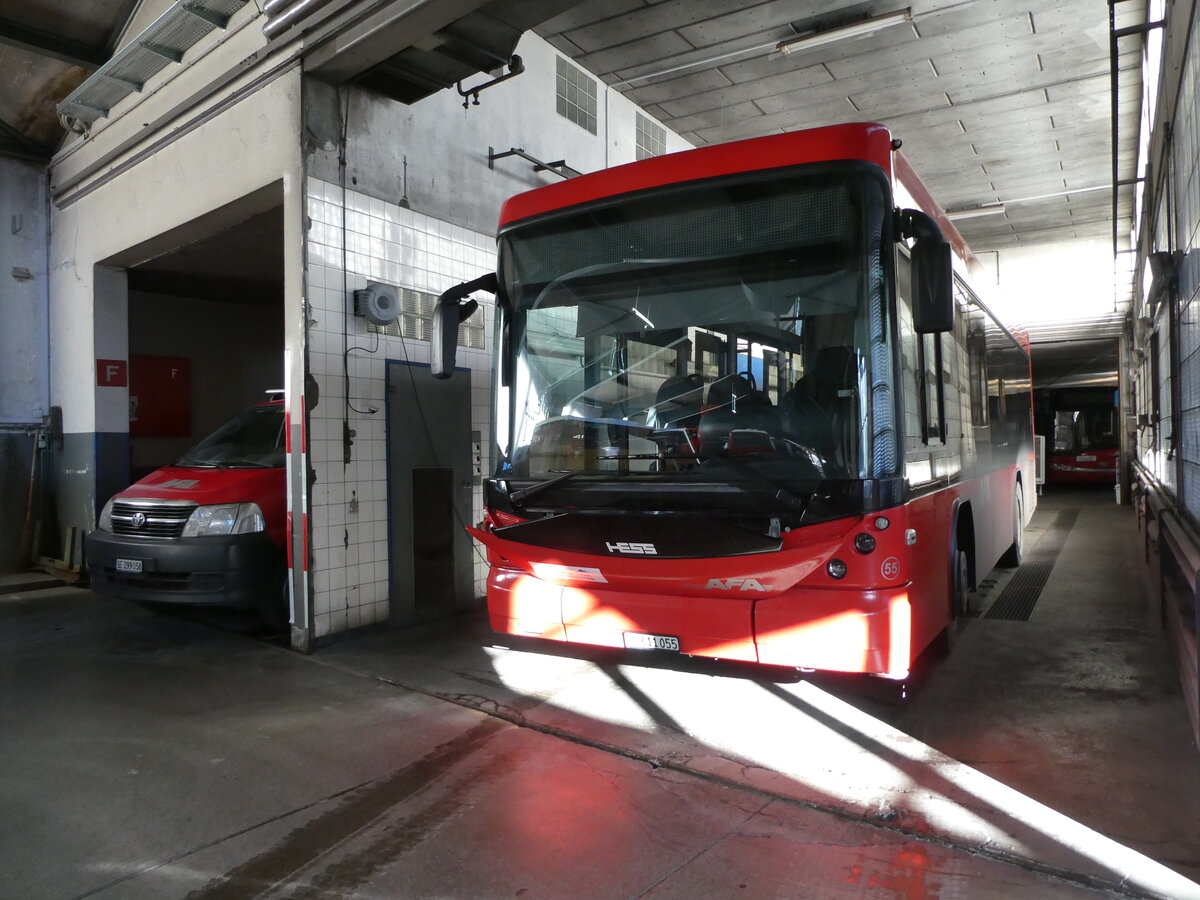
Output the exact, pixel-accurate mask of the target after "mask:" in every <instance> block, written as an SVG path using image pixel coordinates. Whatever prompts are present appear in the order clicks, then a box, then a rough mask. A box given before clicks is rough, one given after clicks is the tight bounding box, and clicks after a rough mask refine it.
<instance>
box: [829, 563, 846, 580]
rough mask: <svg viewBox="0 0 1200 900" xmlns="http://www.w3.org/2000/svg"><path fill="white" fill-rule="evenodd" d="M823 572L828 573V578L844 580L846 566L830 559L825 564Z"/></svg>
mask: <svg viewBox="0 0 1200 900" xmlns="http://www.w3.org/2000/svg"><path fill="white" fill-rule="evenodd" d="M825 571H826V572H828V573H829V577H830V578H845V577H846V564H845V563H844V562H842V561H841V560H840V559H831V560H830V561H829V562H828V563H826V565H825Z"/></svg>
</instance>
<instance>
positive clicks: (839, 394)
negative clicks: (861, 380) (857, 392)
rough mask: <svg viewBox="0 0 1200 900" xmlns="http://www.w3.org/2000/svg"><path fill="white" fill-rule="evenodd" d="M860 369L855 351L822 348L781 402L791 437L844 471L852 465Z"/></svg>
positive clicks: (848, 348) (850, 348) (839, 348)
mask: <svg viewBox="0 0 1200 900" xmlns="http://www.w3.org/2000/svg"><path fill="white" fill-rule="evenodd" d="M857 368H858V366H857V358H856V356H855V353H854V349H853V348H852V347H822V348H821V349H819V350H818V351H817V352H816V354H815V355H814V358H813V360H812V364H811V365H809V366H808V367H806V369H805V373H804V377H803V378H801V379H800V380H799V381H797V382H796V384H795V385H794V386H793V387H792V389H791V390H790V391H788V392H787V394H785V395H784V397H783V399H782V401H780V407H781V410H782V412H783V416H784V423H785V426H786V429H787V434H788V437H789V438H791V439H792V440H794V441H796V442H797V443H798V444H801V445H802V446H805V447H808V448H810V449H812V450H815V451H816V452H817V453H819V454H820V455H821V456H822V457H823V458H824V459H825V460H826V461H827V462H830V463H833V464H834V465H835V466H837V467H838V468H840V469H843V470H846V469H849V468H851V464H852V463H853V458H852V453H851V449H850V448H851V440H852V436H853V423H854V422H855V420H856V419H857V413H856V410H855V402H854V386H855V383H856V374H857Z"/></svg>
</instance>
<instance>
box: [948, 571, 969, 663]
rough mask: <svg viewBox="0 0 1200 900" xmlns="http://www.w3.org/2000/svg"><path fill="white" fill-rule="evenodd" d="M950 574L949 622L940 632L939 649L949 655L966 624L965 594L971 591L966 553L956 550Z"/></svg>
mask: <svg viewBox="0 0 1200 900" xmlns="http://www.w3.org/2000/svg"><path fill="white" fill-rule="evenodd" d="M951 562H952V564H953V568H952V569H951V572H950V622H949V624H947V625H946V627H945V629H943V631H942V640H941V649H942V652H943V653H949V652H950V651H951V650H953V649H954V645H955V644H956V643H958V634H959V632H960V631H962V629H963V626H964V625H966V624H967V612H968V610H967V594H968V593H969V592H970V589H971V583H970V580H971V575H970V569H969V565H970V564H969V562H968V561H967V551H965V550H956V551H955V554H954V558H953V559H952V560H951Z"/></svg>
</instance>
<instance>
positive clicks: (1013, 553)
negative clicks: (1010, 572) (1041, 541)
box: [999, 483, 1025, 569]
mask: <svg viewBox="0 0 1200 900" xmlns="http://www.w3.org/2000/svg"><path fill="white" fill-rule="evenodd" d="M1024 543H1025V501H1024V500H1023V499H1022V497H1021V485H1020V484H1019V483H1018V484H1017V487H1016V490H1014V491H1013V541H1012V544H1011V545H1010V546H1009V548H1008V549H1007V550H1005V551H1004V555H1003V556H1001V557H1000V563H999V564H1000V565H1001V566H1004V568H1006V569H1015V568H1016V567H1017V566H1019V565H1021V559H1022V557H1023V556H1024V548H1023V546H1022V545H1023V544H1024Z"/></svg>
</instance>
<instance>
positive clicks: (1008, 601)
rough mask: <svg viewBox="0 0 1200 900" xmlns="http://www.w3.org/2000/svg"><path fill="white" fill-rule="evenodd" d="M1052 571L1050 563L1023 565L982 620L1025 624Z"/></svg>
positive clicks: (1052, 567) (1052, 565)
mask: <svg viewBox="0 0 1200 900" xmlns="http://www.w3.org/2000/svg"><path fill="white" fill-rule="evenodd" d="M1053 569H1054V563H1052V562H1030V563H1025V564H1024V565H1023V566H1021V568H1019V569H1017V572H1016V574H1015V575H1013V577H1012V580H1011V581H1009V582H1008V584H1006V585H1005V586H1004V590H1003V591H1001V592H1000V596H999V597H997V598H996V602H995V603H993V604H992V606H991V608H990V609H989V610H988V611H987V613H986V614H985V615H984V618H985V619H1008V620H1010V621H1013V622H1027V621H1028V620H1029V617H1030V616H1031V615H1032V614H1033V607H1034V605H1035V604H1036V603H1037V602H1038V597H1040V596H1041V595H1042V588H1044V587H1045V586H1046V582H1047V581H1049V580H1050V572H1051V571H1052V570H1053Z"/></svg>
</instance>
